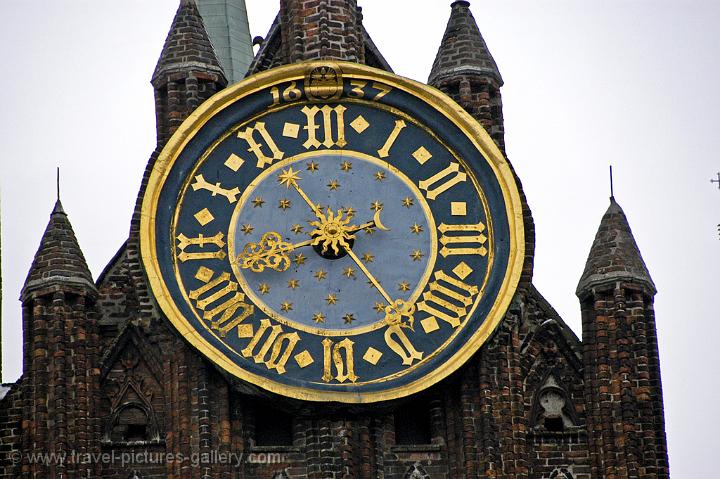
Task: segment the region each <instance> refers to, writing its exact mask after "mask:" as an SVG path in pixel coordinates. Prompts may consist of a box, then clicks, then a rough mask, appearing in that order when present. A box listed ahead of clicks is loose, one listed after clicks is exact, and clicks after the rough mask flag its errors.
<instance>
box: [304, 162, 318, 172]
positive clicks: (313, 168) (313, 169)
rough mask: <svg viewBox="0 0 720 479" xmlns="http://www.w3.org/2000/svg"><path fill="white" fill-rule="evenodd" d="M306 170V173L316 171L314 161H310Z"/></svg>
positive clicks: (316, 166)
mask: <svg viewBox="0 0 720 479" xmlns="http://www.w3.org/2000/svg"><path fill="white" fill-rule="evenodd" d="M307 169H308V171H317V170H318V164H317V163H315V162H314V161H311V162H310V163H308V164H307Z"/></svg>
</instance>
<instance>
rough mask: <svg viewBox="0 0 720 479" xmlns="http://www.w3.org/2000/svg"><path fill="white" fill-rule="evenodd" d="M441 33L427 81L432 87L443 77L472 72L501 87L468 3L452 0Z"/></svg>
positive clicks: (490, 56) (495, 67) (498, 76)
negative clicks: (448, 16)
mask: <svg viewBox="0 0 720 479" xmlns="http://www.w3.org/2000/svg"><path fill="white" fill-rule="evenodd" d="M451 8H452V11H451V13H450V20H448V24H447V28H446V29H445V35H443V39H442V42H441V43H440V48H439V49H438V53H437V56H436V57H435V61H434V62H433V66H432V70H431V71H430V77H429V78H428V83H429V84H430V85H433V86H436V85H438V84H439V83H441V82H442V81H443V80H444V79H446V78H447V77H457V76H460V75H474V76H478V77H487V78H489V79H492V80H493V81H494V82H495V83H496V84H497V86H498V87H500V86H502V84H503V80H502V77H501V76H500V71H499V70H498V67H497V64H496V63H495V60H494V59H493V57H492V55H491V54H490V50H488V47H487V44H486V43H485V40H484V39H483V37H482V34H481V33H480V29H479V28H478V26H477V22H475V18H474V17H473V15H472V13H471V12H470V2H466V1H464V0H458V1H456V2H453V4H452V6H451Z"/></svg>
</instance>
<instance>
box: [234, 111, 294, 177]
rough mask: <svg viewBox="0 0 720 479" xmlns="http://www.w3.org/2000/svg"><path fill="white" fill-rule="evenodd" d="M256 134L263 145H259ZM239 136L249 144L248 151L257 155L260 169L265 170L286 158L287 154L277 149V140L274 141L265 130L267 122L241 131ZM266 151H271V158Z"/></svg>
mask: <svg viewBox="0 0 720 479" xmlns="http://www.w3.org/2000/svg"><path fill="white" fill-rule="evenodd" d="M255 132H257V133H259V135H260V136H259V140H260V141H261V143H258V140H256V139H255V138H256V136H257V135H255ZM237 136H238V138H242V139H243V140H245V141H246V142H247V144H248V146H249V148H248V150H247V151H249V152H250V153H252V154H253V155H255V158H257V165H256V166H257V167H258V168H265V167H266V166H268V165H270V164H272V162H273V161H275V160H282V159H283V158H284V157H285V152H283V151H280V149H279V148H278V147H277V145H276V144H275V140H273V138H272V136H270V133H268V131H267V128H265V122H263V121H258V122H255V125H253V126H248V127H247V128H245V129H244V130H243V131H239V132H238V134H237ZM262 142H264V143H262ZM264 149H267V150H270V152H269V155H270V156H268V155H267V154H265V152H264Z"/></svg>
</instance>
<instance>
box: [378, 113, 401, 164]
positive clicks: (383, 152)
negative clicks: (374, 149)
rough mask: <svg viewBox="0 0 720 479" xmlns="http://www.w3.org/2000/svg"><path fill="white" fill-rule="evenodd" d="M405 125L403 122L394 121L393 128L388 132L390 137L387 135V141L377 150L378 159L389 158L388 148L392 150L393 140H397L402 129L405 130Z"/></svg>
mask: <svg viewBox="0 0 720 479" xmlns="http://www.w3.org/2000/svg"><path fill="white" fill-rule="evenodd" d="M406 126H407V124H406V123H405V121H403V120H395V127H394V128H393V129H392V131H391V132H390V135H388V137H387V140H385V144H384V145H383V146H382V148H380V149H379V150H378V156H379V157H380V158H387V157H388V156H390V148H392V146H393V144H394V143H395V140H397V138H398V136H399V135H400V132H401V131H402V129H403V128H405V127H406Z"/></svg>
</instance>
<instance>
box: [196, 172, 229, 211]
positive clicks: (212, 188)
mask: <svg viewBox="0 0 720 479" xmlns="http://www.w3.org/2000/svg"><path fill="white" fill-rule="evenodd" d="M192 189H193V191H197V190H207V191H209V192H210V193H212V196H217V195H220V196H224V197H225V198H227V200H228V202H230V204H233V203H235V202H236V201H237V197H238V195H239V194H240V189H239V188H238V187H237V186H236V187H235V188H232V189H230V190H228V189H226V188H223V187H221V186H220V183H214V184H213V183H208V182H207V181H206V180H205V178H204V177H203V175H197V176H196V177H195V183H193V184H192Z"/></svg>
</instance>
